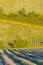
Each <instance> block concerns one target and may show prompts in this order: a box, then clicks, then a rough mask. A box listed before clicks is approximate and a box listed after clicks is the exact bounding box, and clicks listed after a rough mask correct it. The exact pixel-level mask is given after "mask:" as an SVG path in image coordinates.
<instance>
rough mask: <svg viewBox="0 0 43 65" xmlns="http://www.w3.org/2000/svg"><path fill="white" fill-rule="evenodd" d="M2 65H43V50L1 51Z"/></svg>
mask: <svg viewBox="0 0 43 65" xmlns="http://www.w3.org/2000/svg"><path fill="white" fill-rule="evenodd" d="M0 65H43V49H41V48H40V49H38V48H37V49H35V48H34V49H32V48H31V49H22V48H21V49H16V48H15V49H13V50H0Z"/></svg>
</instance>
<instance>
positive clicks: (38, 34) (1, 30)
mask: <svg viewBox="0 0 43 65" xmlns="http://www.w3.org/2000/svg"><path fill="white" fill-rule="evenodd" d="M16 36H19V37H20V38H22V39H26V38H27V39H29V40H30V42H31V44H35V45H36V44H41V43H43V28H41V27H38V28H37V27H33V26H26V25H20V24H8V23H0V41H4V42H5V43H6V42H8V41H11V42H12V41H13V40H14V39H15V38H16Z"/></svg>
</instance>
